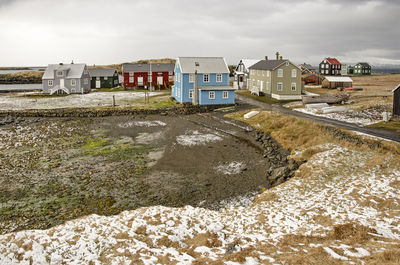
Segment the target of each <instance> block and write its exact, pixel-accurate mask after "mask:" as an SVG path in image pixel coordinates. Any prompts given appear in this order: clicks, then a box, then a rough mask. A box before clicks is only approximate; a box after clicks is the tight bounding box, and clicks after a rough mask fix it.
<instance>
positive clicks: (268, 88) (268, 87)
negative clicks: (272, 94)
mask: <svg viewBox="0 0 400 265" xmlns="http://www.w3.org/2000/svg"><path fill="white" fill-rule="evenodd" d="M266 88H267V91H269V90H270V86H269V82H267V86H266Z"/></svg>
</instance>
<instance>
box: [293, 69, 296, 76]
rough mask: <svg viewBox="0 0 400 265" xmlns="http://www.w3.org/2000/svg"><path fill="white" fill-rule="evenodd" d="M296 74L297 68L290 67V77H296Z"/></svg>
mask: <svg viewBox="0 0 400 265" xmlns="http://www.w3.org/2000/svg"><path fill="white" fill-rule="evenodd" d="M296 76H297V70H296V69H292V77H296Z"/></svg>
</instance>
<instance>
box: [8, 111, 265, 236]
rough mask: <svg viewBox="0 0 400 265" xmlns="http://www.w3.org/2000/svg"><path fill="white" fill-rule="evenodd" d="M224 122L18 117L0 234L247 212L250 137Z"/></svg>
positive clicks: (259, 184) (258, 179)
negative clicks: (132, 215)
mask: <svg viewBox="0 0 400 265" xmlns="http://www.w3.org/2000/svg"><path fill="white" fill-rule="evenodd" d="M247 129H248V128H246V127H243V126H241V125H240V124H236V123H235V122H233V121H231V120H224V118H223V117H222V114H221V115H219V114H216V113H212V114H210V113H208V114H192V115H135V116H129V115H128V116H112V117H97V118H96V117H93V118H77V117H74V118H34V117H18V118H13V119H11V120H9V121H5V122H3V123H2V125H1V126H0V150H1V152H0V227H1V228H0V234H5V233H8V232H13V231H19V230H24V229H44V228H48V227H52V226H54V225H57V224H60V223H63V222H65V221H66V220H71V219H75V218H77V217H80V216H85V215H89V214H93V213H96V214H100V215H114V214H118V213H120V212H122V211H124V210H132V209H136V208H140V207H145V206H152V205H163V206H172V207H181V206H184V205H192V206H200V207H204V208H208V209H213V210H217V209H220V208H224V207H229V206H246V205H249V204H250V203H251V202H252V200H253V198H254V195H255V194H258V193H259V192H260V191H261V190H262V189H263V188H266V187H268V186H269V185H270V184H268V183H267V181H266V172H267V171H268V169H269V168H268V166H269V165H268V163H265V154H264V153H263V148H262V146H261V145H260V144H259V143H258V142H257V139H256V132H249V131H247Z"/></svg>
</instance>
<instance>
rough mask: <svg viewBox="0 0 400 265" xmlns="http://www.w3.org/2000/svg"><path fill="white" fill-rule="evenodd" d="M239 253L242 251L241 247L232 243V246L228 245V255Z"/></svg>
mask: <svg viewBox="0 0 400 265" xmlns="http://www.w3.org/2000/svg"><path fill="white" fill-rule="evenodd" d="M238 251H240V246H239V245H238V244H237V243H232V244H229V245H228V247H227V248H226V251H225V253H226V254H232V253H235V252H238Z"/></svg>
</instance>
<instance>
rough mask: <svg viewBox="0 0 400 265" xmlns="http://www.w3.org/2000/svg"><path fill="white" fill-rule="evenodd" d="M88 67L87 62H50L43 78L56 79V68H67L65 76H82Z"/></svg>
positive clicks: (63, 69)
mask: <svg viewBox="0 0 400 265" xmlns="http://www.w3.org/2000/svg"><path fill="white" fill-rule="evenodd" d="M85 68H86V64H83V63H82V64H79V63H75V64H49V66H47V68H46V71H45V72H44V74H43V77H42V79H54V71H55V70H60V71H61V70H62V71H65V70H67V76H65V78H81V77H82V75H83V71H84V70H85Z"/></svg>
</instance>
